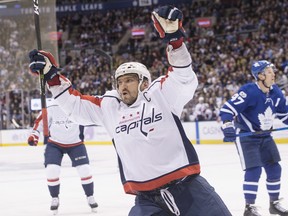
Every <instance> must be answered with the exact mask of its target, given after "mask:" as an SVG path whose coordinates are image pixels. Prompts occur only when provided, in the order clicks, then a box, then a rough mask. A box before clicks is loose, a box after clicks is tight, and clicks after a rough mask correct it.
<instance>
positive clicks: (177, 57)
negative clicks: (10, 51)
mask: <svg viewBox="0 0 288 216" xmlns="http://www.w3.org/2000/svg"><path fill="white" fill-rule="evenodd" d="M182 16H183V15H182V12H181V11H180V10H179V9H177V8H175V7H172V6H164V7H160V8H158V9H157V10H155V11H153V12H152V19H153V23H154V26H155V29H156V30H157V31H158V33H159V35H160V37H161V38H163V39H164V42H165V43H168V44H167V57H168V62H169V63H170V65H171V67H170V68H169V70H168V73H167V75H166V76H161V77H159V78H158V79H156V80H154V81H153V82H151V76H150V72H149V71H148V69H147V68H146V66H145V65H143V64H142V63H139V62H128V63H123V64H122V65H120V66H119V67H118V68H117V70H116V71H115V74H114V78H115V87H116V89H114V90H112V91H107V92H106V93H105V94H104V95H103V96H89V95H82V94H80V93H79V92H78V91H76V90H75V89H73V88H72V86H71V83H70V82H69V81H68V80H67V79H66V78H64V77H63V76H61V75H58V74H57V68H56V67H55V66H54V65H53V64H51V62H53V60H54V58H53V57H52V56H50V55H46V54H45V53H44V52H43V51H37V50H34V51H32V52H30V55H29V56H30V62H31V64H30V69H31V71H32V72H34V73H36V74H38V71H39V70H40V69H43V72H44V74H45V75H44V78H45V80H46V81H47V83H48V85H49V89H50V91H51V92H52V95H53V97H54V98H55V100H56V102H57V103H58V104H59V106H60V107H61V108H62V109H63V110H64V111H65V112H66V113H67V114H68V115H69V117H71V118H72V119H73V120H75V121H76V122H79V123H80V124H81V125H91V124H101V125H104V126H105V128H106V130H107V132H108V133H109V135H110V136H111V137H112V139H113V144H114V147H115V150H116V152H117V156H118V162H119V172H120V176H121V181H122V184H123V187H124V191H125V192H126V193H127V194H133V195H135V196H136V198H135V204H134V206H133V207H132V209H131V210H130V212H129V216H152V215H154V216H156V215H158V216H160V215H162V216H169V215H181V216H220V215H221V216H231V213H230V212H229V210H228V208H227V207H226V205H225V204H224V202H223V201H222V199H221V198H220V197H219V195H218V194H217V193H216V192H215V190H214V188H213V187H212V186H210V184H209V183H208V182H207V181H206V180H205V178H203V177H202V176H201V175H200V164H199V160H198V156H197V153H196V151H195V149H194V147H193V145H192V144H191V143H190V141H189V139H188V138H187V136H186V134H185V132H184V129H183V126H182V124H181V122H180V116H181V113H182V110H183V107H184V105H185V104H186V103H187V102H188V101H190V100H191V99H192V97H193V95H194V93H195V90H196V88H197V86H198V79H197V76H196V74H195V73H194V71H193V69H192V66H191V64H192V60H191V55H190V53H189V52H188V49H187V48H186V45H185V43H183V39H184V32H183V28H182Z"/></svg>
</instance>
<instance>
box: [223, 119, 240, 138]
mask: <svg viewBox="0 0 288 216" xmlns="http://www.w3.org/2000/svg"><path fill="white" fill-rule="evenodd" d="M221 129H222V132H223V134H224V139H223V141H224V142H234V141H235V140H236V132H235V127H234V124H233V123H232V122H231V121H228V122H225V123H224V124H223V125H222V127H221Z"/></svg>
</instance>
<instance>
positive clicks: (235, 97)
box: [231, 93, 244, 105]
mask: <svg viewBox="0 0 288 216" xmlns="http://www.w3.org/2000/svg"><path fill="white" fill-rule="evenodd" d="M231 101H232V102H233V103H234V104H235V105H239V104H241V103H244V99H243V98H242V97H241V96H240V95H239V94H238V93H236V94H234V95H233V96H232V98H231Z"/></svg>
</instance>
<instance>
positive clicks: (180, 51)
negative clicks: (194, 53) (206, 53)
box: [166, 43, 192, 68]
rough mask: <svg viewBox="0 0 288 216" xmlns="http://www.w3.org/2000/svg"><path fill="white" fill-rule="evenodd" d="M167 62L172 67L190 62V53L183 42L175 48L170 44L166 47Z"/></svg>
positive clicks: (182, 65) (183, 66) (179, 66)
mask: <svg viewBox="0 0 288 216" xmlns="http://www.w3.org/2000/svg"><path fill="white" fill-rule="evenodd" d="M166 52H167V58H168V62H169V64H170V65H171V66H172V67H176V68H177V67H178V68H185V67H189V66H190V65H191V63H192V59H191V55H190V53H189V52H188V49H187V47H186V45H185V44H184V43H182V46H180V47H179V48H177V49H173V46H172V45H171V44H170V45H168V46H167V49H166Z"/></svg>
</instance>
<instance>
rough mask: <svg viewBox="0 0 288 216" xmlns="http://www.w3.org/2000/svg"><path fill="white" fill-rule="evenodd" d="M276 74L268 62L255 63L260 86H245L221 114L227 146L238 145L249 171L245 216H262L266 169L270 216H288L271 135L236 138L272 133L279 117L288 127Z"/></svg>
mask: <svg viewBox="0 0 288 216" xmlns="http://www.w3.org/2000/svg"><path fill="white" fill-rule="evenodd" d="M275 71H276V69H275V66H274V65H273V64H272V63H270V62H268V61H266V60H260V61H256V62H254V63H253V65H252V68H251V72H252V75H253V77H254V78H255V79H256V82H255V83H248V84H245V85H243V86H242V87H241V88H240V89H239V90H238V92H237V93H236V94H234V95H233V96H232V98H231V99H230V100H228V101H227V102H226V103H225V104H224V105H223V107H222V108H221V110H220V116H221V120H222V121H223V125H222V131H223V133H224V142H235V143H236V147H237V150H238V154H239V157H240V161H241V165H242V168H243V170H244V171H245V176H244V183H243V190H244V196H245V200H246V207H245V212H244V216H254V215H260V214H259V212H258V211H257V208H256V207H255V205H254V204H255V200H256V195H257V190H258V183H259V179H260V176H261V172H262V168H264V170H265V172H266V175H267V179H266V187H267V191H268V194H269V197H270V208H269V211H270V213H271V214H277V215H281V216H283V215H288V210H286V209H284V208H283V207H282V206H281V204H280V202H279V201H280V200H279V191H280V180H281V166H280V164H279V161H280V155H279V151H278V148H277V146H276V144H275V142H274V140H273V137H272V136H271V132H263V133H260V134H254V135H251V136H243V137H241V136H240V137H236V134H238V133H240V134H241V133H245V132H257V131H265V130H270V129H272V127H273V120H274V119H275V117H277V118H279V119H280V120H282V121H283V123H285V124H288V109H287V106H286V99H285V97H284V95H283V93H282V92H281V90H280V89H279V87H278V86H277V85H276V84H275Z"/></svg>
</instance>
